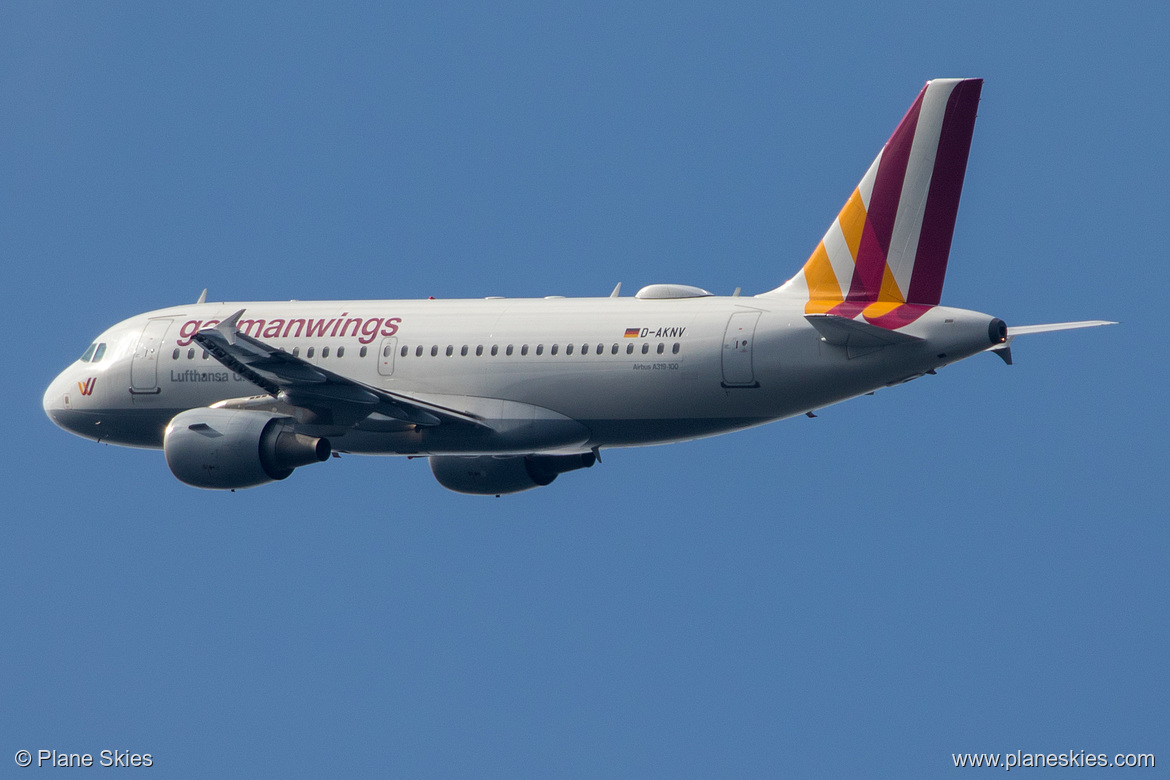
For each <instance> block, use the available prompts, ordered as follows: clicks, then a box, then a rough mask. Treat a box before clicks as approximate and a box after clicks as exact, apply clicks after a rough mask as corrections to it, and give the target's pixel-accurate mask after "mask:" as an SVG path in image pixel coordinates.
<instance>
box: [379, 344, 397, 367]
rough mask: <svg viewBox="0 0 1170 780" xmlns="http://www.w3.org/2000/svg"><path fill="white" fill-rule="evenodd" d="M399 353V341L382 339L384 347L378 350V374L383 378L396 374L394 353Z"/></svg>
mask: <svg viewBox="0 0 1170 780" xmlns="http://www.w3.org/2000/svg"><path fill="white" fill-rule="evenodd" d="M397 351H398V339H397V338H393V337H391V338H388V339H382V346H381V347H379V348H378V373H379V374H381V375H382V376H392V375H393V374H394V353H395V352H397Z"/></svg>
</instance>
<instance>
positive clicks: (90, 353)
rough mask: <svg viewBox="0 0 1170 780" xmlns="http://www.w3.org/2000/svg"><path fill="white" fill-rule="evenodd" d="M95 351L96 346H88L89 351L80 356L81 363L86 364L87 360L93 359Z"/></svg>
mask: <svg viewBox="0 0 1170 780" xmlns="http://www.w3.org/2000/svg"><path fill="white" fill-rule="evenodd" d="M95 349H97V344H90V345H89V349H87V350H85V354H84V355H82V356H81V362H82V363H88V362H89V359H90V358H91V357H93V351H94V350H95Z"/></svg>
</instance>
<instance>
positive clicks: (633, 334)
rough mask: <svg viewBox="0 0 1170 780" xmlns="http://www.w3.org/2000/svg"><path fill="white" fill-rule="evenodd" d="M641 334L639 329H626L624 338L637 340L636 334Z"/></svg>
mask: <svg viewBox="0 0 1170 780" xmlns="http://www.w3.org/2000/svg"><path fill="white" fill-rule="evenodd" d="M641 332H642V330H641V328H626V335H625V338H627V339H636V338H638V334H639V333H641Z"/></svg>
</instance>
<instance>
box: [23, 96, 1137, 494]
mask: <svg viewBox="0 0 1170 780" xmlns="http://www.w3.org/2000/svg"><path fill="white" fill-rule="evenodd" d="M982 86H983V81H982V79H934V80H932V81H928V82H927V83H926V85H925V86H924V87H923V88H922V91H921V92H920V93H919V94H918V97H917V98H916V99H915V101H914V103H913V104H912V105H911V106H910V109H909V110H908V111H907V112H906V115H905V116H904V117H903V118H902V120H901V122H900V123H899V124H898V126H897V127H896V129H895V130H894V133H893V135H891V136H890V139H889V140H888V141H887V142H886V144H885V146H884V147H883V148H882V150H881V152H880V153H879V154H878V156H877V159H875V160H874V162H873V164H872V165H870V167H869V169H868V170H867V171H866V172H865V175H864V176H863V177H862V178H861V181H860V183H859V184H858V185H857V187H856V188H854V190H853V191H852V193H850V195H849V197H848V198H847V200H846V202H845V205H844V206H843V207H842V208H841V211H840V213H839V214H838V215H837V217H836V218H835V219H834V220H833V222H832V224H831V225H830V226H829V229H828V232H826V233H825V235H824V237H823V238H822V239H821V241H820V243H819V244H818V245H817V247H816V249H815V250H814V251H813V253H812V255H811V256H810V257H809V258H808V261H807V262H806V263H805V264H804V266H803V267H802V268H801V269H800V270H799V271H798V272H797V273H796V275H795V276H793V277H792V278H791V279H789V280H788V281H786V282H785V283H784V284H782V285H780V286H779V287H777V288H775V289H773V290H769V291H766V292H762V293H760V294H758V295H755V296H741V295H740V294H739V290H736V292H735V294H734V295H731V296H717V295H713V294H712V293H710V292H708V291H706V290H703V289H701V288H698V287H693V286H690V285H685V284H651V285H649V286H647V287H643V288H642V289H641V290H639V291H638V293H637V294H636V295H634V296H632V297H629V296H627V297H621V296H620V288H621V285H620V284H619V285H618V286H617V288H615V289H614V291H613V293H612V294H611V295H610V296H609V297H604V298H601V297H599V298H564V297H561V296H550V297H547V298H542V299H506V298H487V299H483V300H433V299H432V300H353V301H315V302H304V301H268V302H245V303H208V302H206V290H205V291H204V294H203V295H201V296H200V297H199V300H198V301H197V302H196V303H194V304H191V305H185V306H173V307H170V308H166V309H159V310H157V311H151V312H147V313H145V314H140V315H138V316H136V317H131V318H130V319H127V320H124V321H123V322H120V323H118V324H117V325H114V326H113V327H112V328H110V329H109V330H107V331H105V332H104V333H102V334H101V335H100V336H98V337H97V339H95V340H94V341H93V342H92V343H91V344H90V345H89V347H88V349H86V350H85V352H84V354H83V355H82V356H81V358H80V359H79V360H77V361H76V362H74V363H73V364H72V365H70V366H69V367H68V368H67V369H65V370H64V371H63V372H62V373H61V374H60V375H59V376H58V377H57V378H56V379H54V380H53V382H52V383H51V384H50V385H49V387H48V389H47V390H46V392H45V395H44V408H45V412H46V413H47V414H48V416H49V419H50V420H52V421H53V422H54V423H55V424H57V425H58V426H60V427H61V428H63V429H65V430H66V431H69V432H71V433H74V434H76V435H78V436H82V437H85V438H87V439H94V440H97V441H99V442H105V443H110V444H119V445H124V446H129V447H148V448H155V449H158V448H161V449H162V450H163V452H164V454H165V457H166V461H167V464H168V466H169V467H170V469H171V472H172V473H173V474H174V475H175V476H176V477H177V478H178V479H179V480H181V481H182V482H184V483H186V484H188V485H192V486H195V487H199V488H209V489H226V490H235V489H238V488H246V487H252V486H256V485H262V484H265V483H270V482H275V481H279V480H283V479H285V478H286V477H288V476H289V475H290V474H292V472H293V471H294V470H295V469H297V468H300V467H302V466H307V465H309V464H312V463H318V462H323V461H326V460H328V459H329V458H330V454H331V453H334V454H336V453H339V452H343V453H359V454H373V455H399V456H408V457H427V458H428V459H429V462H430V466H431V470H432V472H433V474H434V476H435V478H436V479H437V480H438V481H439V483H440V484H441V485H443V486H444V487H446V488H448V489H451V490H454V491H458V492H462V493H470V494H482V495H496V496H499V495H502V494H507V493H515V492H518V491H522V490H528V489H530V488H535V487H541V486H546V485H548V484H550V483H552V482H553V480H555V479H556V478H557V476H558V475H560V474H562V473H565V472H569V471H574V470H577V469H582V468H588V467H591V466H593V465H594V463H596V462H598V461H599V460H600V455H601V450H603V449H607V448H612V447H636V446H642V445H650V444H662V443H667V442H678V441H684V440H690V439H697V438H700V437H705V436H712V435H716V434H722V433H727V432H729V431H735V430H739V429H743V428H748V427H752V426H756V425H761V424H763V423H767V422H771V421H774V420H780V419H784V418H787V417H793V416H797V415H805V414H807V415H809V416H815V415H814V412H815V410H818V409H821V408H822V407H825V406H828V405H830V404H835V403H838V402H841V401H845V400H847V399H850V398H854V397H857V396H861V395H867V394H872V393H873V392H874V391H876V390H878V389H881V388H885V387H891V386H895V385H899V384H902V383H904V382H907V381H909V380H912V379H916V378H918V377H921V376H923V375H925V374H934V373H935V372H936V371H937V370H938V369H940V368H943V367H944V366H947V365H950V364H951V363H954V362H956V361H959V360H963V359H965V358H968V357H971V356H973V355H977V354H980V353H983V352H992V353H994V354H996V355H997V356H999V357H1000V358H1002V359H1003V360H1004V362H1006V363H1008V364H1009V365H1010V364H1011V362H1012V360H1011V344H1012V341H1013V340H1014V339H1015V338H1016V337H1018V336H1023V335H1031V334H1035V333H1043V332H1049V331H1059V330H1067V329H1073V328H1086V327H1094V326H1098V325H1111V324H1116V323H1113V322H1107V321H1103V320H1092V321H1079V322H1062V323H1050V324H1043V325H1025V326H1008V325H1007V324H1005V323H1004V321H1003V320H1001V319H999V318H997V317H993V316H990V315H987V314H981V313H979V312H974V311H966V310H963V309H956V308H950V307H946V306H942V305H940V297H941V293H942V287H943V278H944V276H945V274H946V268H947V260H948V256H949V254H950V246H951V237H952V234H953V232H954V227H955V216H956V214H957V212H958V206H959V196H960V192H961V190H962V186H963V177H964V174H965V172H966V167H967V157H968V152H969V150H970V146H971V136H972V132H973V130H974V125H975V115H976V109H977V107H978V104H979V97H980V92H981V90H982Z"/></svg>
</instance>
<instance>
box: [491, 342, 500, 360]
mask: <svg viewBox="0 0 1170 780" xmlns="http://www.w3.org/2000/svg"><path fill="white" fill-rule="evenodd" d="M498 354H500V346H499V344H492V357H495V356H496V355H498Z"/></svg>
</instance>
